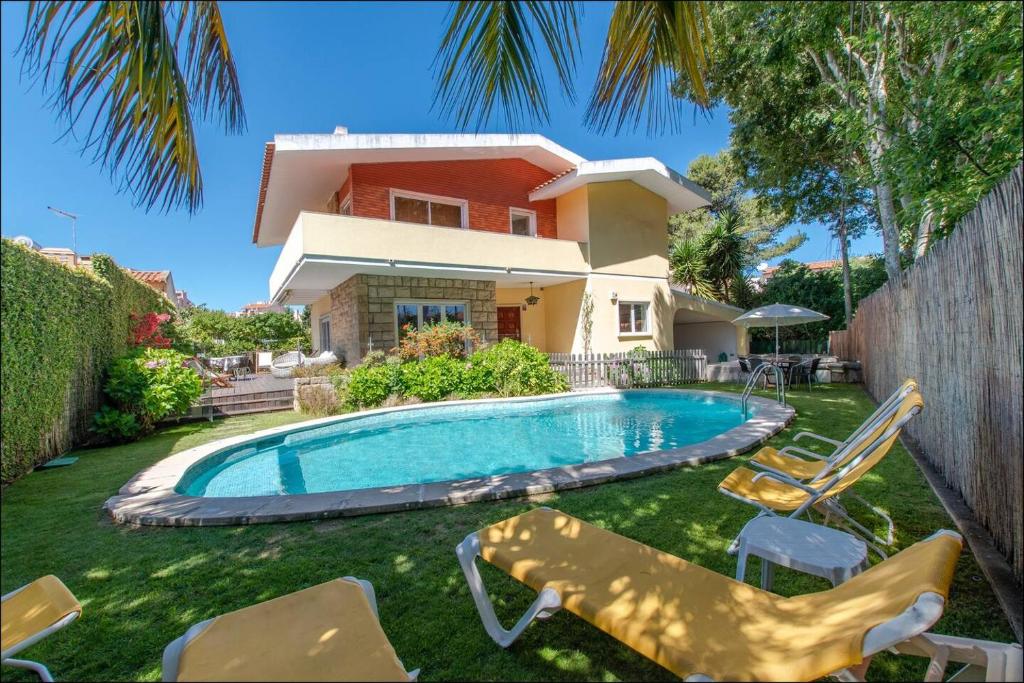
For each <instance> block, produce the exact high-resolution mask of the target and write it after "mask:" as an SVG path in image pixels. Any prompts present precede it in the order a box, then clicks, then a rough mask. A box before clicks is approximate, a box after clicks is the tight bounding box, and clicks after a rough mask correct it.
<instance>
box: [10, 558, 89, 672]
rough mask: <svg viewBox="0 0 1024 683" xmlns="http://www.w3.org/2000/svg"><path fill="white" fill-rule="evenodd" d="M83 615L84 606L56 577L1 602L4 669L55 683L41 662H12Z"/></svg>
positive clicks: (22, 588) (42, 581)
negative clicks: (10, 667) (17, 656)
mask: <svg viewBox="0 0 1024 683" xmlns="http://www.w3.org/2000/svg"><path fill="white" fill-rule="evenodd" d="M81 614H82V606H81V605H80V604H79V603H78V600H77V599H75V596H74V595H72V593H71V591H69V590H68V589H67V586H65V585H64V584H63V583H62V582H61V580H60V579H58V578H57V577H56V576H52V575H51V576H44V577H42V578H41V579H36V580H35V581H33V582H32V583H30V584H28V585H27V586H22V587H21V588H19V589H17V590H14V591H11V592H10V593H8V594H7V595H5V596H3V597H2V598H0V622H2V623H0V642H2V646H0V649H2V651H3V652H2V655H0V659H2V660H3V664H4V666H13V667H16V668H19V669H29V670H30V671H34V672H36V674H37V675H38V676H39V678H40V679H41V680H44V681H52V680H53V678H52V677H51V676H50V672H49V670H48V669H47V668H46V667H45V666H43V665H42V664H40V663H39V662H32V661H28V660H25V659H12V657H13V656H14V655H16V654H17V653H19V652H21V651H22V650H24V649H26V648H28V647H31V646H32V645H34V644H36V643H38V642H39V641H40V640H42V639H43V638H45V637H46V636H48V635H50V634H51V633H54V632H55V631H59V630H60V629H62V628H64V627H65V626H67V625H68V624H70V623H71V622H72V621H74V620H75V619H77V618H78V617H79V616H80V615H81Z"/></svg>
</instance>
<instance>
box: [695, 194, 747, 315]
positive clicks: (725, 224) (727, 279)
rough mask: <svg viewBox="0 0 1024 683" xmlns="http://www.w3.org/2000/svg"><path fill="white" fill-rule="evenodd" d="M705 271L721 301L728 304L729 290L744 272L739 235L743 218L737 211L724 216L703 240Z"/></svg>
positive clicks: (743, 249)
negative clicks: (741, 218)
mask: <svg viewBox="0 0 1024 683" xmlns="http://www.w3.org/2000/svg"><path fill="white" fill-rule="evenodd" d="M700 251H701V255H702V256H703V258H704V269H705V272H706V273H707V277H708V280H710V281H711V284H712V285H713V286H714V288H715V290H716V291H717V293H718V294H719V296H720V297H721V299H722V301H729V290H730V287H731V285H732V283H733V282H734V281H735V279H736V277H737V276H738V275H741V274H742V273H743V265H744V263H743V261H744V252H745V245H744V243H743V236H742V235H741V234H740V216H739V214H738V213H737V212H735V211H729V212H728V213H725V214H723V215H722V216H720V217H719V218H718V220H716V221H715V225H714V226H713V227H712V228H711V229H710V230H708V231H707V232H705V233H704V234H703V235H702V236H701V238H700Z"/></svg>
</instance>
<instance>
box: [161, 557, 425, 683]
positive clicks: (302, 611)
mask: <svg viewBox="0 0 1024 683" xmlns="http://www.w3.org/2000/svg"><path fill="white" fill-rule="evenodd" d="M418 673H419V672H418V671H413V672H411V673H410V672H407V671H406V670H405V667H404V666H403V665H402V662H401V661H399V659H398V656H397V655H396V654H395V650H394V648H393V647H391V643H390V642H389V641H388V638H387V636H386V635H384V630H383V629H382V628H381V626H380V619H379V617H378V614H377V600H376V598H375V597H374V592H373V586H372V585H370V583H369V582H368V581H363V580H361V579H356V578H354V577H351V576H346V577H345V578H342V579H335V580H333V581H328V582H327V583H322V584H320V585H318V586H313V587H311V588H306V589H305V590H301V591H298V592H296V593H290V594H288V595H284V596H281V597H279V598H275V599H273V600H268V601H266V602H261V603H259V604H256V605H252V606H250V607H245V608H243V609H240V610H238V611H235V612H229V613H228V614H222V615H221V616H219V617H214V618H213V619H207V620H206V621H203V622H200V623H198V624H196V625H195V626H193V627H192V628H190V629H189V630H188V631H186V632H185V634H184V635H183V636H181V637H180V638H178V639H177V640H175V641H173V642H172V643H171V644H170V645H168V646H167V648H166V649H165V650H164V659H163V680H165V681H414V680H416V676H417V674H418Z"/></svg>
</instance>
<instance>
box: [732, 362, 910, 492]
mask: <svg viewBox="0 0 1024 683" xmlns="http://www.w3.org/2000/svg"><path fill="white" fill-rule="evenodd" d="M914 391H917V382H915V381H914V380H912V379H908V380H906V381H904V382H903V384H902V385H900V387H899V388H898V389H897V390H896V391H894V392H893V393H892V395H891V396H889V398H887V399H886V400H885V401H883V402H882V403H881V404H880V405H879V406H878V408H877V409H875V412H873V413H871V415H870V416H868V418H867V419H866V420H864V422H862V423H861V425H860V426H859V427H857V429H855V430H854V431H853V433H852V434H850V436H848V437H847V438H846V440H845V441H836V440H835V439H830V438H828V437H825V436H821V435H819V434H815V433H814V432H800V433H799V434H797V435H796V436H795V437H794V438H793V442H794V443H796V442H797V441H799V440H800V439H801V438H802V437H805V436H809V437H813V438H815V439H819V440H821V441H823V442H826V443H828V444H830V445H832V446H833V449H832V452H831V453H829V454H828V455H822V454H821V453H815V452H814V451H810V450H807V449H804V448H801V447H799V446H795V445H789V446H786V447H785V448H782V449H781V450H776V449H775V448H772V447H771V446H764V447H762V448H761V449H760V450H759V451H758V452H757V453H755V454H754V457H752V458H751V459H750V464H751V465H755V466H757V467H759V468H761V469H764V470H770V471H772V472H777V473H779V474H782V475H784V476H787V477H792V478H793V479H800V480H801V481H807V480H818V479H821V478H822V477H824V476H827V475H828V474H829V473H831V472H834V471H835V470H836V469H837V468H838V467H842V466H843V465H845V464H846V463H848V462H849V461H850V460H852V459H853V458H855V457H857V456H858V455H860V454H861V452H863V450H864V449H865V448H866V447H867V446H869V445H870V444H871V442H872V441H873V440H874V437H873V436H872V434H873V433H874V434H875V436H877V429H878V426H879V424H880V422H882V421H883V420H886V419H888V418H889V417H890V416H891V415H892V414H893V412H895V411H896V409H897V408H899V406H900V404H901V403H902V401H903V399H904V398H906V397H907V396H908V395H910V393H911V392H914ZM797 454H799V455H797ZM801 455H802V456H807V457H808V458H811V459H810V460H807V459H806V458H803V457H800V456H801Z"/></svg>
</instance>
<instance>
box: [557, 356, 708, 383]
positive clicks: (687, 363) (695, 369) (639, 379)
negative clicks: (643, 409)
mask: <svg viewBox="0 0 1024 683" xmlns="http://www.w3.org/2000/svg"><path fill="white" fill-rule="evenodd" d="M548 358H549V361H550V363H551V367H552V368H554V369H555V370H557V371H559V372H561V373H562V374H563V375H565V377H566V379H568V380H569V386H571V387H572V388H573V389H586V388H594V387H617V388H620V389H626V388H629V387H661V386H671V385H674V384H687V383H690V382H703V381H704V380H705V378H706V371H707V365H708V363H707V357H706V356H705V355H704V351H703V350H702V349H676V350H675V351H646V352H644V353H638V352H636V351H626V352H622V353H549V354H548Z"/></svg>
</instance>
